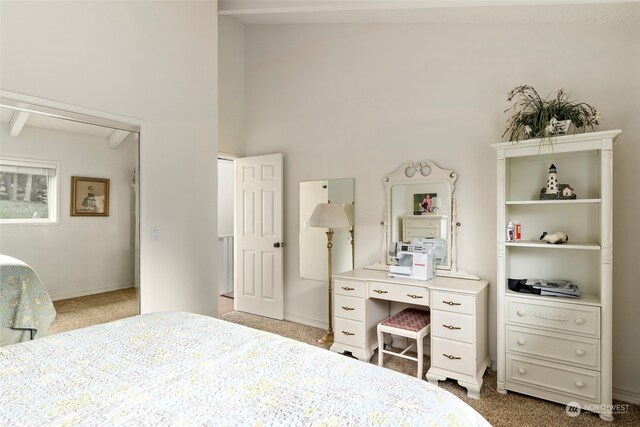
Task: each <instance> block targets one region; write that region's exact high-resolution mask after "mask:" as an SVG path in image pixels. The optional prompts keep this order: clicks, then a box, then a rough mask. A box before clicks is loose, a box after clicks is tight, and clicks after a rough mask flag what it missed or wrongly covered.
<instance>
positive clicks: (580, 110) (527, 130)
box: [502, 85, 601, 141]
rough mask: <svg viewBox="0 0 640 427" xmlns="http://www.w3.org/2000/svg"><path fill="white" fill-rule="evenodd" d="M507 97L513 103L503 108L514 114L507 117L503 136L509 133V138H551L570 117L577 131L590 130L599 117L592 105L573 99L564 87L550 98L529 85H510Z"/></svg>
mask: <svg viewBox="0 0 640 427" xmlns="http://www.w3.org/2000/svg"><path fill="white" fill-rule="evenodd" d="M507 100H508V101H509V102H513V105H512V106H511V107H510V108H508V109H506V110H505V111H504V112H505V113H507V112H509V111H511V112H513V115H512V116H511V117H510V118H509V120H507V128H506V130H505V131H504V133H503V134H502V137H503V138H504V137H505V136H506V135H508V137H509V141H520V140H522V139H529V138H541V139H543V140H544V139H550V138H551V137H553V136H555V135H558V134H559V133H560V131H561V129H562V126H563V124H562V121H563V120H571V124H572V125H573V128H574V130H575V131H577V132H578V133H581V132H586V131H588V130H591V131H593V130H595V129H596V128H597V127H598V124H599V122H600V119H601V116H600V113H599V112H598V110H596V108H595V107H592V106H591V105H589V104H587V103H584V102H575V101H572V100H571V99H570V98H569V95H568V94H567V92H565V91H564V89H560V90H558V92H557V93H556V95H555V96H554V97H552V98H551V95H549V96H547V97H546V98H544V99H543V98H541V97H540V95H539V94H538V92H537V91H536V90H535V89H534V88H533V87H532V86H528V85H522V86H517V87H515V88H513V89H511V91H509V94H508V96H507ZM565 131H566V129H565Z"/></svg>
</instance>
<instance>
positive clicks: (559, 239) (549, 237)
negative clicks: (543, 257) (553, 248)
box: [540, 231, 569, 245]
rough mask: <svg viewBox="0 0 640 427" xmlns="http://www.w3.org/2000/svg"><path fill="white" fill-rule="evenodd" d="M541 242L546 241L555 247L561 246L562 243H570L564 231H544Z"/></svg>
mask: <svg viewBox="0 0 640 427" xmlns="http://www.w3.org/2000/svg"><path fill="white" fill-rule="evenodd" d="M540 240H544V241H545V242H547V243H551V244H554V245H559V244H561V243H567V242H568V241H569V236H567V233H565V232H563V231H556V232H555V233H551V234H549V233H547V232H546V231H544V232H543V233H542V236H540Z"/></svg>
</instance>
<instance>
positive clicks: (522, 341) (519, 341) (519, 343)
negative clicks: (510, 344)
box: [518, 339, 526, 345]
mask: <svg viewBox="0 0 640 427" xmlns="http://www.w3.org/2000/svg"><path fill="white" fill-rule="evenodd" d="M525 342H526V341H525V340H522V339H520V340H518V345H524V344H525Z"/></svg>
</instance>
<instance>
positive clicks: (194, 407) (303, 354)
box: [0, 313, 488, 426]
mask: <svg viewBox="0 0 640 427" xmlns="http://www.w3.org/2000/svg"><path fill="white" fill-rule="evenodd" d="M0 425H24V426H41V425H83V426H101V425H135V426H162V425H185V426H195V425H211V426H235V425H243V426H244V425H251V426H280V425H296V426H297V425H323V426H330V425H336V426H338V425H339V426H372V425H388V426H429V425H448V426H455V425H459V426H486V425H488V423H487V422H486V421H485V420H484V419H483V418H482V417H481V416H480V415H479V414H478V413H477V412H475V411H474V410H473V409H472V408H471V407H470V406H468V405H467V404H465V403H464V402H462V401H461V400H460V399H458V398H457V397H455V396H453V395H452V394H450V393H449V392H447V391H445V390H443V389H440V388H438V387H435V386H433V385H431V384H429V383H427V382H426V381H421V380H418V379H416V378H414V377H410V376H407V375H404V374H400V373H397V372H394V371H391V370H388V369H384V368H380V367H378V366H375V365H372V364H369V363H363V362H360V361H358V360H355V359H352V358H349V357H346V356H342V355H339V354H335V353H332V352H330V351H327V350H323V349H321V348H317V347H313V346H310V345H307V344H304V343H301V342H298V341H294V340H290V339H287V338H283V337H280V336H277V335H273V334H270V333H267V332H262V331H257V330H254V329H250V328H247V327H244V326H240V325H236V324H232V323H228V322H225V321H222V320H218V319H214V318H210V317H206V316H200V315H195V314H190V313H157V314H146V315H142V316H135V317H132V318H127V319H122V320H118V321H115V322H111V323H107V324H103V325H96V326H92V327H89V328H84V329H78V330H75V331H70V332H66V333H62V334H57V335H52V336H48V337H44V338H42V339H39V340H34V341H29V342H25V343H20V344H14V345H9V346H6V347H2V348H0Z"/></svg>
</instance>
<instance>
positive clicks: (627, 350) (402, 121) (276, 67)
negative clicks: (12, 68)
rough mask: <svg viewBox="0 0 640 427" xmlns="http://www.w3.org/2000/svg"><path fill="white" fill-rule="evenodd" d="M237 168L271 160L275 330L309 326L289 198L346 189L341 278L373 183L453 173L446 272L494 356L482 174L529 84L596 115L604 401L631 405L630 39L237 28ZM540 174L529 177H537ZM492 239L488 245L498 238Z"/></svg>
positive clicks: (529, 32)
mask: <svg viewBox="0 0 640 427" xmlns="http://www.w3.org/2000/svg"><path fill="white" fill-rule="evenodd" d="M245 37H246V104H245V110H246V120H245V123H246V125H245V132H244V133H245V151H246V154H247V155H257V154H264V153H272V152H284V153H285V175H286V178H287V179H286V182H285V195H286V197H285V218H286V220H285V234H286V235H285V239H286V240H287V242H289V244H288V246H287V247H288V249H287V251H286V252H285V254H286V255H285V316H286V317H287V318H289V319H296V320H298V321H304V322H306V323H309V324H322V323H323V322H324V321H325V317H326V312H327V307H326V302H325V294H324V292H325V289H324V286H323V285H322V284H321V283H318V282H314V281H305V280H302V279H299V278H298V275H297V272H298V263H297V259H298V253H297V248H298V245H297V241H296V239H297V226H298V217H297V216H298V191H297V190H298V183H299V182H300V181H309V180H316V179H322V178H324V179H326V178H332V177H341V176H354V177H355V178H356V195H355V200H356V230H357V236H356V265H357V266H364V265H367V264H371V263H373V262H375V261H379V260H380V258H381V251H380V247H381V244H382V228H381V226H380V224H379V223H380V221H381V219H382V218H383V206H384V191H383V185H382V178H383V176H384V175H385V174H387V173H389V172H392V171H394V170H395V169H396V168H397V167H398V166H399V165H400V164H401V163H402V162H405V161H407V160H421V159H432V160H434V161H435V162H436V163H437V164H438V165H439V166H441V167H443V168H451V169H454V170H456V172H458V174H459V178H458V181H457V186H456V192H455V197H456V199H457V201H458V206H459V209H458V214H459V218H458V219H459V221H460V222H461V223H462V226H461V227H460V229H459V233H458V239H459V240H458V242H459V267H460V268H462V269H465V270H467V271H470V272H473V273H476V274H478V275H479V276H481V277H483V278H486V279H488V280H490V281H491V282H492V287H491V295H490V301H491V302H490V313H491V316H490V325H489V328H490V329H489V331H490V349H491V357H492V359H494V360H495V357H496V341H495V339H496V332H495V331H496V320H495V310H496V306H495V299H496V298H495V297H496V293H495V280H496V255H495V253H496V220H495V214H496V207H495V203H496V194H495V186H496V159H495V152H494V151H493V150H492V149H491V148H490V147H489V145H490V144H491V143H494V142H498V141H500V136H501V134H502V131H503V129H504V124H505V120H506V115H505V114H503V110H504V109H505V108H507V107H508V106H509V105H508V103H507V102H506V94H507V92H508V90H509V89H511V88H512V87H513V86H515V85H518V84H522V83H528V84H531V85H533V86H534V87H536V88H537V89H538V90H539V91H540V92H541V93H542V94H546V93H549V92H551V91H554V90H556V89H558V88H560V87H564V88H566V89H567V90H569V91H570V92H571V93H572V94H573V95H574V97H575V98H576V99H579V100H583V101H586V102H589V103H591V104H593V105H596V106H597V107H599V109H600V110H601V111H602V112H603V114H604V120H603V123H602V126H601V129H615V128H620V129H623V131H624V133H623V134H622V136H621V137H620V139H619V141H618V143H617V144H616V148H615V155H614V162H615V194H614V197H615V207H614V209H615V215H614V221H615V230H614V242H615V255H616V256H615V263H614V286H615V290H614V305H615V310H614V386H615V387H616V388H617V390H618V391H621V390H622V391H624V390H629V391H632V392H636V393H639V392H640V371H639V370H638V369H636V365H637V357H638V354H640V336H639V334H640V332H639V330H638V328H637V327H636V326H635V325H637V323H638V314H637V313H638V311H637V303H638V301H640V287H639V286H637V282H638V277H639V276H640V270H639V267H638V263H637V262H636V261H635V259H636V258H637V254H638V253H640V232H639V231H638V227H637V226H635V222H637V220H636V218H637V216H638V212H640V198H638V197H637V183H638V182H640V168H638V167H637V160H638V159H639V158H640V145H639V144H638V143H637V142H638V140H640V122H639V121H638V120H637V117H638V116H640V106H639V104H638V99H640V80H639V79H638V76H639V75H640V55H639V54H638V46H639V45H640V25H634V26H630V25H609V24H602V25H559V24H544V23H535V24H518V25H514V24H505V23H498V24H496V23H491V24H475V25H474V24H455V23H452V24H432V23H431V24H403V25H385V24H379V25H357V24H353V25H329V24H320V25H255V26H247V27H246V35H245ZM545 172H546V171H541V173H545ZM500 232H501V231H500Z"/></svg>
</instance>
